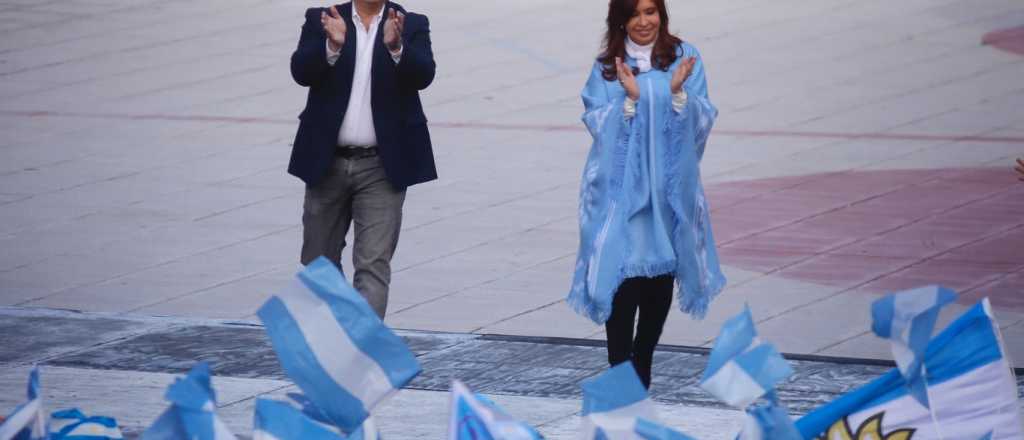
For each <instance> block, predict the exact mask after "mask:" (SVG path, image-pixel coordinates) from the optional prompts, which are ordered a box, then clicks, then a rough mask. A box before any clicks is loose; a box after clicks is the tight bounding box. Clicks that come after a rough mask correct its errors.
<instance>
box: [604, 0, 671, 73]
mask: <svg viewBox="0 0 1024 440" xmlns="http://www.w3.org/2000/svg"><path fill="white" fill-rule="evenodd" d="M653 1H654V4H655V5H656V6H657V7H658V15H660V16H661V25H660V26H658V39H657V40H656V41H655V42H654V49H653V50H652V51H651V65H652V66H653V67H654V68H655V69H659V70H668V68H669V66H671V65H672V63H674V62H675V61H676V48H677V47H679V44H680V43H682V40H680V39H679V37H676V36H675V35H672V33H670V32H669V31H668V10H667V9H666V8H665V0H653ZM637 3H639V0H610V1H609V2H608V18H607V19H606V20H605V22H606V23H607V24H608V31H607V32H605V34H604V44H603V49H604V50H603V51H602V52H601V55H600V56H598V57H597V61H599V62H600V63H601V64H602V65H603V69H602V71H601V76H603V77H604V79H605V80H606V81H611V80H614V79H615V78H616V77H618V74H617V72H616V71H615V57H619V58H622V59H623V60H624V59H626V36H627V35H628V33H627V32H626V23H628V22H629V19H630V18H633V13H634V12H636V5H637Z"/></svg>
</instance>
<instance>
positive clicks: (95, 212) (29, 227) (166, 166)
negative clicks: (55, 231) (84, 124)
mask: <svg viewBox="0 0 1024 440" xmlns="http://www.w3.org/2000/svg"><path fill="white" fill-rule="evenodd" d="M249 148H250V147H249V146H239V147H236V148H228V149H225V150H222V151H217V152H213V153H206V154H204V155H202V156H196V157H192V158H188V159H182V160H178V161H172V162H168V163H165V164H163V165H159V166H153V167H149V168H145V169H142V170H140V171H136V172H132V173H129V174H124V175H118V176H114V177H109V178H105V179H101V180H97V181H93V182H87V183H83V184H78V185H73V186H71V187H67V188H60V189H56V190H49V191H45V192H40V193H36V194H33V195H30V196H28V197H26V198H23V199H19V200H14V201H10V202H5V203H0V206H4V205H7V204H10V203H15V202H19V201H24V200H29V199H33V198H36V197H40V196H47V195H52V194H57V193H61V192H65V191H70V190H73V189H77V188H82V187H86V186H89V185H94V184H97V183H103V182H113V181H117V180H121V179H125V178H129V177H133V176H137V175H141V174H143V173H147V172H152V171H159V170H164V169H169V168H173V167H176V166H182V165H185V164H188V163H191V162H196V161H201V160H206V159H210V158H214V157H217V156H221V155H227V154H232V153H237V152H239V151H245V150H247V149H249ZM92 156H97V155H95V154H90V155H86V156H83V157H80V158H78V159H84V158H88V157H92ZM78 159H75V160H78ZM60 163H63V162H60ZM277 169H280V167H274V168H267V169H264V170H259V171H256V172H253V173H249V174H245V175H242V176H237V177H232V178H230V179H226V180H220V181H215V182H209V183H194V184H190V185H191V186H186V187H184V188H181V189H177V190H173V191H169V192H164V193H159V194H156V195H157V196H168V195H174V194H180V193H184V192H190V191H194V190H195V189H197V187H202V186H206V185H217V184H221V183H224V182H231V181H234V180H239V179H244V178H246V177H251V176H254V175H257V174H259V173H263V172H266V171H269V170H277ZM282 197H283V196H282ZM149 200H150V199H139V200H133V201H130V202H127V203H126V204H125V205H126V206H135V205H139V204H141V203H146V202H147V201H149ZM109 208H110V207H109V206H103V207H98V208H96V209H95V210H92V211H89V212H86V213H84V214H82V215H80V216H77V217H75V218H72V219H71V220H81V219H83V218H86V217H89V216H93V215H99V214H101V213H103V212H104V211H106V210H107V209H109ZM58 223H61V222H60V221H55V222H50V223H45V224H43V225H39V224H33V225H27V226H24V227H22V228H20V229H15V230H14V231H11V232H9V233H20V232H25V231H37V230H39V229H43V228H47V227H50V226H53V225H54V224H58ZM116 241H117V240H115V241H112V242H111V243H113V242H116ZM107 244H109V243H107ZM0 272H3V271H0Z"/></svg>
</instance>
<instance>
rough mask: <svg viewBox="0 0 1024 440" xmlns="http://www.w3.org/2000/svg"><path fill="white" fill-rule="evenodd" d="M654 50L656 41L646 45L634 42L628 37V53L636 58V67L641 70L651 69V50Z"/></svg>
mask: <svg viewBox="0 0 1024 440" xmlns="http://www.w3.org/2000/svg"><path fill="white" fill-rule="evenodd" d="M653 50H654V41H652V42H651V43H650V44H648V45H646V46H641V45H639V44H636V43H635V42H633V39H632V38H629V37H626V54H627V55H629V56H631V57H633V59H634V60H636V67H637V68H639V69H640V72H641V73H643V72H647V71H648V70H651V52H652V51H653Z"/></svg>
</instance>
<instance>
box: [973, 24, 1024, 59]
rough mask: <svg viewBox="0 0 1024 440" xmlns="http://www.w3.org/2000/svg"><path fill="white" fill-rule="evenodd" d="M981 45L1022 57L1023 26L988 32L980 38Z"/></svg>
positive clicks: (1023, 45)
mask: <svg viewBox="0 0 1024 440" xmlns="http://www.w3.org/2000/svg"><path fill="white" fill-rule="evenodd" d="M981 44H984V45H987V46H992V47H995V48H997V49H1000V50H1005V51H1007V52H1010V53H1015V54H1017V55H1024V26H1020V27H1015V28H1009V29H1000V30H997V31H994V32H989V33H987V34H985V35H983V36H982V37H981Z"/></svg>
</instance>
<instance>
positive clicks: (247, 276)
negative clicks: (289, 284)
mask: <svg viewBox="0 0 1024 440" xmlns="http://www.w3.org/2000/svg"><path fill="white" fill-rule="evenodd" d="M288 267H293V265H290V264H282V265H277V266H274V267H271V268H269V269H266V270H259V271H255V272H250V273H247V274H245V275H242V276H239V277H234V278H232V279H229V280H222V281H218V282H216V283H214V284H211V285H209V286H206V287H202V288H199V289H195V290H192V291H189V292H186V293H183V294H181V295H175V296H171V297H167V298H162V299H160V300H158V301H154V302H151V303H148V304H144V305H141V306H138V307H135V308H132V309H128V310H125V311H124V312H123V313H134V312H138V311H140V310H142V309H146V308H149V307H153V306H158V305H161V304H166V303H169V302H173V301H177V300H179V299H183V298H188V297H190V296H195V295H198V294H201V293H203V292H206V291H210V290H213V289H216V288H218V287H221V286H226V285H228V284H232V283H236V282H239V281H243V280H248V279H251V278H255V277H258V276H260V275H266V274H268V273H272V272H276V271H279V270H282V269H286V268H288ZM243 316H248V314H247V315H243Z"/></svg>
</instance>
